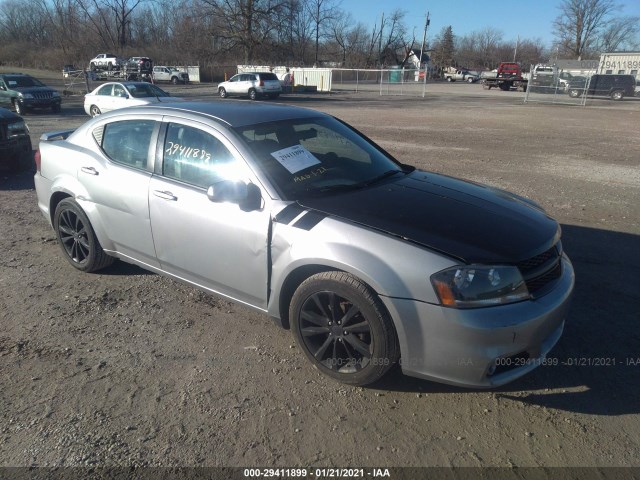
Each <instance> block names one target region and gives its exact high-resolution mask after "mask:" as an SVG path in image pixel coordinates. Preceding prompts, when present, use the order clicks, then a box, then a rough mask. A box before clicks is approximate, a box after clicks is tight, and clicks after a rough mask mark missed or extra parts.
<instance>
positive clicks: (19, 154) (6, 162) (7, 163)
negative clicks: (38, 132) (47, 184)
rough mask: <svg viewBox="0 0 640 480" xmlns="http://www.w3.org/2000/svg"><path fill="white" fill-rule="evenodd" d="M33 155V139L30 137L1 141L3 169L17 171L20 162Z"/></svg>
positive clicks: (0, 158) (0, 162)
mask: <svg viewBox="0 0 640 480" xmlns="http://www.w3.org/2000/svg"><path fill="white" fill-rule="evenodd" d="M0 134H1V132H0ZM31 153H32V151H31V139H30V138H29V137H28V136H21V137H15V138H9V139H4V140H0V165H1V166H2V167H7V168H11V169H17V168H19V166H20V162H22V161H23V160H24V159H26V158H28V157H29V156H30V155H31Z"/></svg>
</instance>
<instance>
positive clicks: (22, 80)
mask: <svg viewBox="0 0 640 480" xmlns="http://www.w3.org/2000/svg"><path fill="white" fill-rule="evenodd" d="M5 80H6V82H7V85H9V87H44V86H45V85H44V83H42V82H41V81H40V80H37V79H35V78H33V77H23V76H15V77H5Z"/></svg>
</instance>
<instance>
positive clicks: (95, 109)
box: [89, 105, 102, 117]
mask: <svg viewBox="0 0 640 480" xmlns="http://www.w3.org/2000/svg"><path fill="white" fill-rule="evenodd" d="M101 113H102V112H101V111H100V109H99V108H98V106H97V105H91V107H89V115H91V116H92V117H97V116H98V115H100V114H101Z"/></svg>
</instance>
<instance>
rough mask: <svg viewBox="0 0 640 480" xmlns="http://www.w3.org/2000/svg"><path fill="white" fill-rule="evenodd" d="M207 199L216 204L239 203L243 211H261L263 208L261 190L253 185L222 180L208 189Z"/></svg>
mask: <svg viewBox="0 0 640 480" xmlns="http://www.w3.org/2000/svg"><path fill="white" fill-rule="evenodd" d="M207 197H208V198H209V200H211V201H212V202H215V203H222V202H229V203H237V204H238V206H239V207H240V209H241V210H242V211H245V212H251V211H253V210H259V209H260V207H261V206H262V195H261V194H260V189H259V188H258V187H257V186H256V185H254V184H253V183H249V184H246V183H244V182H242V181H233V180H222V181H221V182H218V183H215V184H214V185H211V186H210V187H209V188H208V189H207Z"/></svg>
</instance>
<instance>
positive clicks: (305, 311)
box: [289, 272, 399, 385]
mask: <svg viewBox="0 0 640 480" xmlns="http://www.w3.org/2000/svg"><path fill="white" fill-rule="evenodd" d="M289 318H290V320H291V321H292V327H293V330H294V333H295V335H296V339H297V341H298V343H299V344H300V345H301V347H302V349H303V351H304V352H305V354H306V356H307V357H308V358H309V360H311V362H312V363H313V364H314V365H315V366H316V367H317V368H318V369H320V371H322V372H323V373H324V374H326V375H328V376H330V377H332V378H335V379H337V380H339V381H341V382H344V383H348V384H351V385H367V384H370V383H373V382H375V381H376V380H378V379H379V378H381V377H382V376H383V375H384V374H385V373H386V372H387V371H388V370H389V368H391V367H392V366H393V365H394V364H395V363H396V362H397V360H398V357H399V347H398V340H397V335H396V333H395V329H394V327H393V322H392V321H391V318H390V317H389V314H388V313H387V312H386V309H385V308H384V305H383V304H382V302H381V301H380V299H379V298H378V297H377V295H376V294H375V293H374V292H373V291H372V290H371V289H370V288H369V287H368V286H367V285H366V284H364V283H363V282H362V281H360V280H359V279H358V278H356V277H354V276H352V275H350V274H348V273H344V272H323V273H319V274H317V275H314V276H312V277H310V278H308V279H307V280H305V281H304V282H303V283H302V284H301V285H300V287H298V289H297V290H296V292H295V294H294V296H293V298H292V301H291V308H290V314H289Z"/></svg>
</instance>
